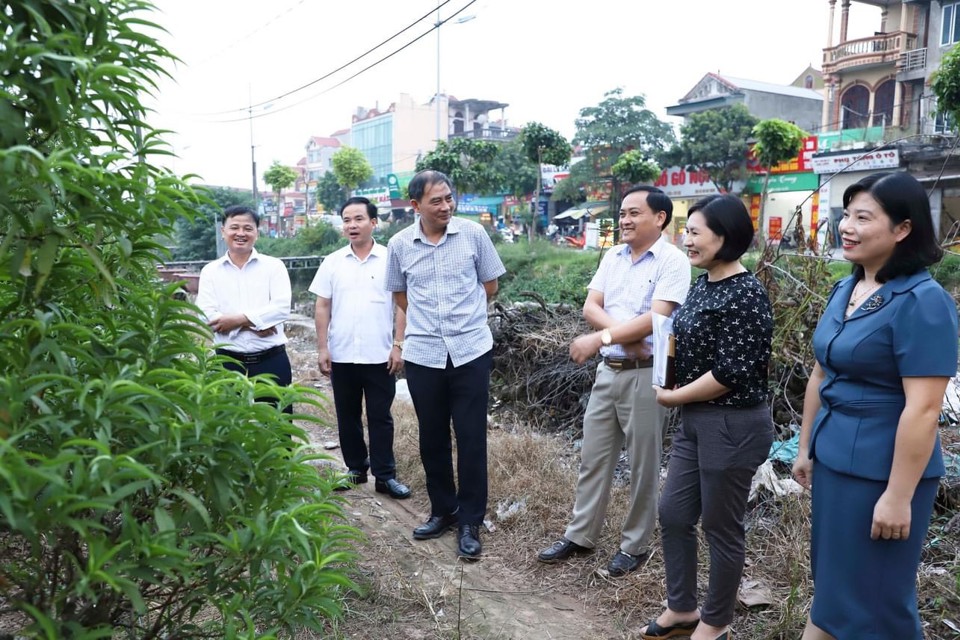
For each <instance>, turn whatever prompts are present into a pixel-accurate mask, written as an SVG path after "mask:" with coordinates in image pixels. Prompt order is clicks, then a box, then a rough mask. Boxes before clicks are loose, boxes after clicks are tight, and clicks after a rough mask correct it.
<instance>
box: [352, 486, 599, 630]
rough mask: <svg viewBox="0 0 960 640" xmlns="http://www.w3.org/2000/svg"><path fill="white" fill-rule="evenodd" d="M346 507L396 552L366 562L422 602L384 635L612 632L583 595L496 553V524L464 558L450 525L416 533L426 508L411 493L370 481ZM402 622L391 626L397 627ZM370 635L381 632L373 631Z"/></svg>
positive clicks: (373, 539)
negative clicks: (402, 498)
mask: <svg viewBox="0 0 960 640" xmlns="http://www.w3.org/2000/svg"><path fill="white" fill-rule="evenodd" d="M347 510H348V512H349V513H350V515H351V519H352V520H353V523H354V524H355V525H356V526H358V527H359V528H360V529H361V530H363V532H364V533H365V534H366V535H367V536H368V538H369V544H368V545H367V548H368V549H371V550H376V551H377V552H379V553H380V554H383V555H386V554H389V555H390V556H391V557H389V558H387V557H382V561H381V562H371V560H373V558H370V557H367V558H364V562H363V563H362V564H363V566H364V567H365V568H367V569H369V568H371V567H373V568H374V570H378V569H379V570H382V573H381V574H380V575H378V576H377V578H378V579H384V578H389V580H390V581H393V582H394V584H396V585H397V587H398V589H399V590H400V591H407V592H410V593H409V594H408V595H410V596H412V597H413V598H416V597H417V595H419V597H420V602H421V603H422V604H423V605H424V610H423V611H422V615H421V616H420V617H419V620H409V621H406V622H404V623H402V624H399V625H397V626H400V627H402V628H403V631H404V634H403V635H392V634H391V633H390V632H389V631H387V630H384V631H387V633H386V634H378V635H379V637H408V638H430V637H434V635H431V634H435V635H437V636H439V637H455V638H456V637H459V638H502V639H517V640H521V639H523V640H527V639H530V638H570V639H573V638H578V639H579V638H610V637H615V634H614V632H613V631H612V630H611V629H608V628H605V625H604V624H603V623H602V621H600V620H596V619H594V617H593V615H592V614H591V612H588V611H585V610H584V607H583V605H582V604H581V603H579V602H577V601H576V600H574V599H573V598H569V597H567V596H564V595H561V594H557V593H553V592H551V591H549V590H547V589H544V588H537V586H536V581H535V580H531V579H530V577H529V576H528V575H525V572H524V571H523V570H518V569H517V568H511V567H509V566H507V565H506V564H505V563H504V559H503V557H502V556H501V555H500V553H499V551H500V545H501V544H504V543H505V542H506V541H505V540H504V539H503V538H502V537H500V536H498V535H497V534H496V532H494V533H487V532H484V533H485V535H483V538H482V539H483V543H484V553H483V558H482V559H481V560H480V561H478V562H464V561H461V560H459V559H458V558H457V556H456V536H455V535H454V534H453V533H448V534H446V535H445V536H443V537H442V538H440V539H437V540H427V541H414V540H413V539H412V537H411V531H412V530H413V528H414V527H415V526H416V525H418V524H420V523H421V522H422V521H423V519H424V515H425V514H424V513H422V512H420V511H419V510H418V509H417V508H416V506H415V504H414V503H412V501H407V502H397V501H393V500H390V499H381V498H380V496H379V495H378V494H375V493H374V492H373V490H372V485H370V484H368V485H366V486H364V487H362V488H359V489H357V490H355V491H353V492H352V495H351V497H350V504H349V507H348V509H347ZM381 586H382V585H381ZM417 592H419V593H417ZM383 595H385V594H383V593H382V592H381V596H383ZM396 595H398V596H400V595H404V594H401V593H398V594H396ZM407 613H408V615H409V614H410V613H411V612H409V611H408V612H407ZM399 630H400V629H398V628H396V626H394V627H393V628H392V632H393V633H394V634H395V633H396V632H397V631H399ZM421 634H422V635H421ZM370 637H376V636H375V635H374V634H373V633H371V635H370Z"/></svg>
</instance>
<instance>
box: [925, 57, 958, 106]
mask: <svg viewBox="0 0 960 640" xmlns="http://www.w3.org/2000/svg"><path fill="white" fill-rule="evenodd" d="M930 87H931V88H932V89H933V93H934V95H936V96H937V110H938V111H939V112H941V113H944V114H947V116H949V121H950V122H951V123H954V125H955V124H956V123H958V122H960V49H958V48H957V47H954V48H952V49H950V51H948V52H947V53H945V54H944V55H943V58H941V60H940V67H939V68H938V69H937V70H936V71H934V72H933V74H932V75H931V77H930Z"/></svg>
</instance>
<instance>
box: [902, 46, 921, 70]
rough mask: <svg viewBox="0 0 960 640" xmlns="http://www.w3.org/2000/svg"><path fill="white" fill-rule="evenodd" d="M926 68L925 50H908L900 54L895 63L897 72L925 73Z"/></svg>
mask: <svg viewBox="0 0 960 640" xmlns="http://www.w3.org/2000/svg"><path fill="white" fill-rule="evenodd" d="M926 68H927V49H926V48H923V49H910V50H909V51H904V52H902V53H901V54H900V59H899V60H898V61H897V71H901V72H903V73H907V72H910V71H925V70H926Z"/></svg>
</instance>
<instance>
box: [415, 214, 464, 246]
mask: <svg viewBox="0 0 960 640" xmlns="http://www.w3.org/2000/svg"><path fill="white" fill-rule="evenodd" d="M415 226H416V229H417V239H419V240H420V241H421V242H429V241H428V240H427V237H426V236H425V235H423V228H422V227H421V226H420V218H419V217H417V222H416V225H415ZM462 227H463V222H462V221H461V220H459V219H457V216H456V215H454V216H451V217H450V222H448V223H447V228H446V229H445V230H444V232H443V236H441V238H440V240H441V242H442V241H443V238H444V237H446V236H448V235H451V234H456V233H459V232H460V229H461V228H462ZM438 244H439V243H438Z"/></svg>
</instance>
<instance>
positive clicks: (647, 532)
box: [564, 363, 664, 555]
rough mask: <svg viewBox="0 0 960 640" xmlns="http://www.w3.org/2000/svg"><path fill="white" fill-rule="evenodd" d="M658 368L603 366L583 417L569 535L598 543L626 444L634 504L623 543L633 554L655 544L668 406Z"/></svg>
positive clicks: (579, 541) (580, 541) (586, 542)
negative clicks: (657, 383) (656, 386)
mask: <svg viewBox="0 0 960 640" xmlns="http://www.w3.org/2000/svg"><path fill="white" fill-rule="evenodd" d="M652 376H653V369H649V368H648V369H633V370H630V371H614V370H613V369H610V368H609V367H607V366H606V365H604V364H602V363H601V364H600V365H599V366H598V367H597V379H596V382H595V383H594V385H593V390H592V391H591V393H590V401H589V402H588V403H587V411H586V414H585V415H584V417H583V447H582V448H581V450H580V476H579V477H578V478H577V496H576V502H575V503H574V505H573V518H572V519H571V520H570V524H569V525H567V531H566V533H564V537H565V538H566V539H567V540H570V541H571V542H575V543H577V544H579V545H581V546H583V547H590V548H593V547H595V546H596V545H597V540H598V539H599V538H600V532H601V530H602V529H603V521H604V518H605V517H606V514H607V503H608V502H609V499H610V486H611V484H612V482H613V471H614V469H615V468H616V466H617V462H618V461H619V460H620V449H621V448H622V447H623V446H624V444H626V448H627V455H628V456H629V458H630V509H629V511H628V512H627V519H626V521H625V522H624V523H623V532H622V535H621V542H620V549H622V550H623V551H625V552H626V553H629V554H632V555H639V554H641V553H643V552H645V551H646V550H647V549H648V548H649V546H650V538H651V537H652V536H653V531H654V528H655V527H656V521H657V495H658V492H659V486H660V454H661V451H662V449H663V425H664V420H663V417H664V410H663V408H662V407H661V406H660V405H658V404H657V401H656V394H655V393H654V392H653V388H652V387H651V381H652Z"/></svg>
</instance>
